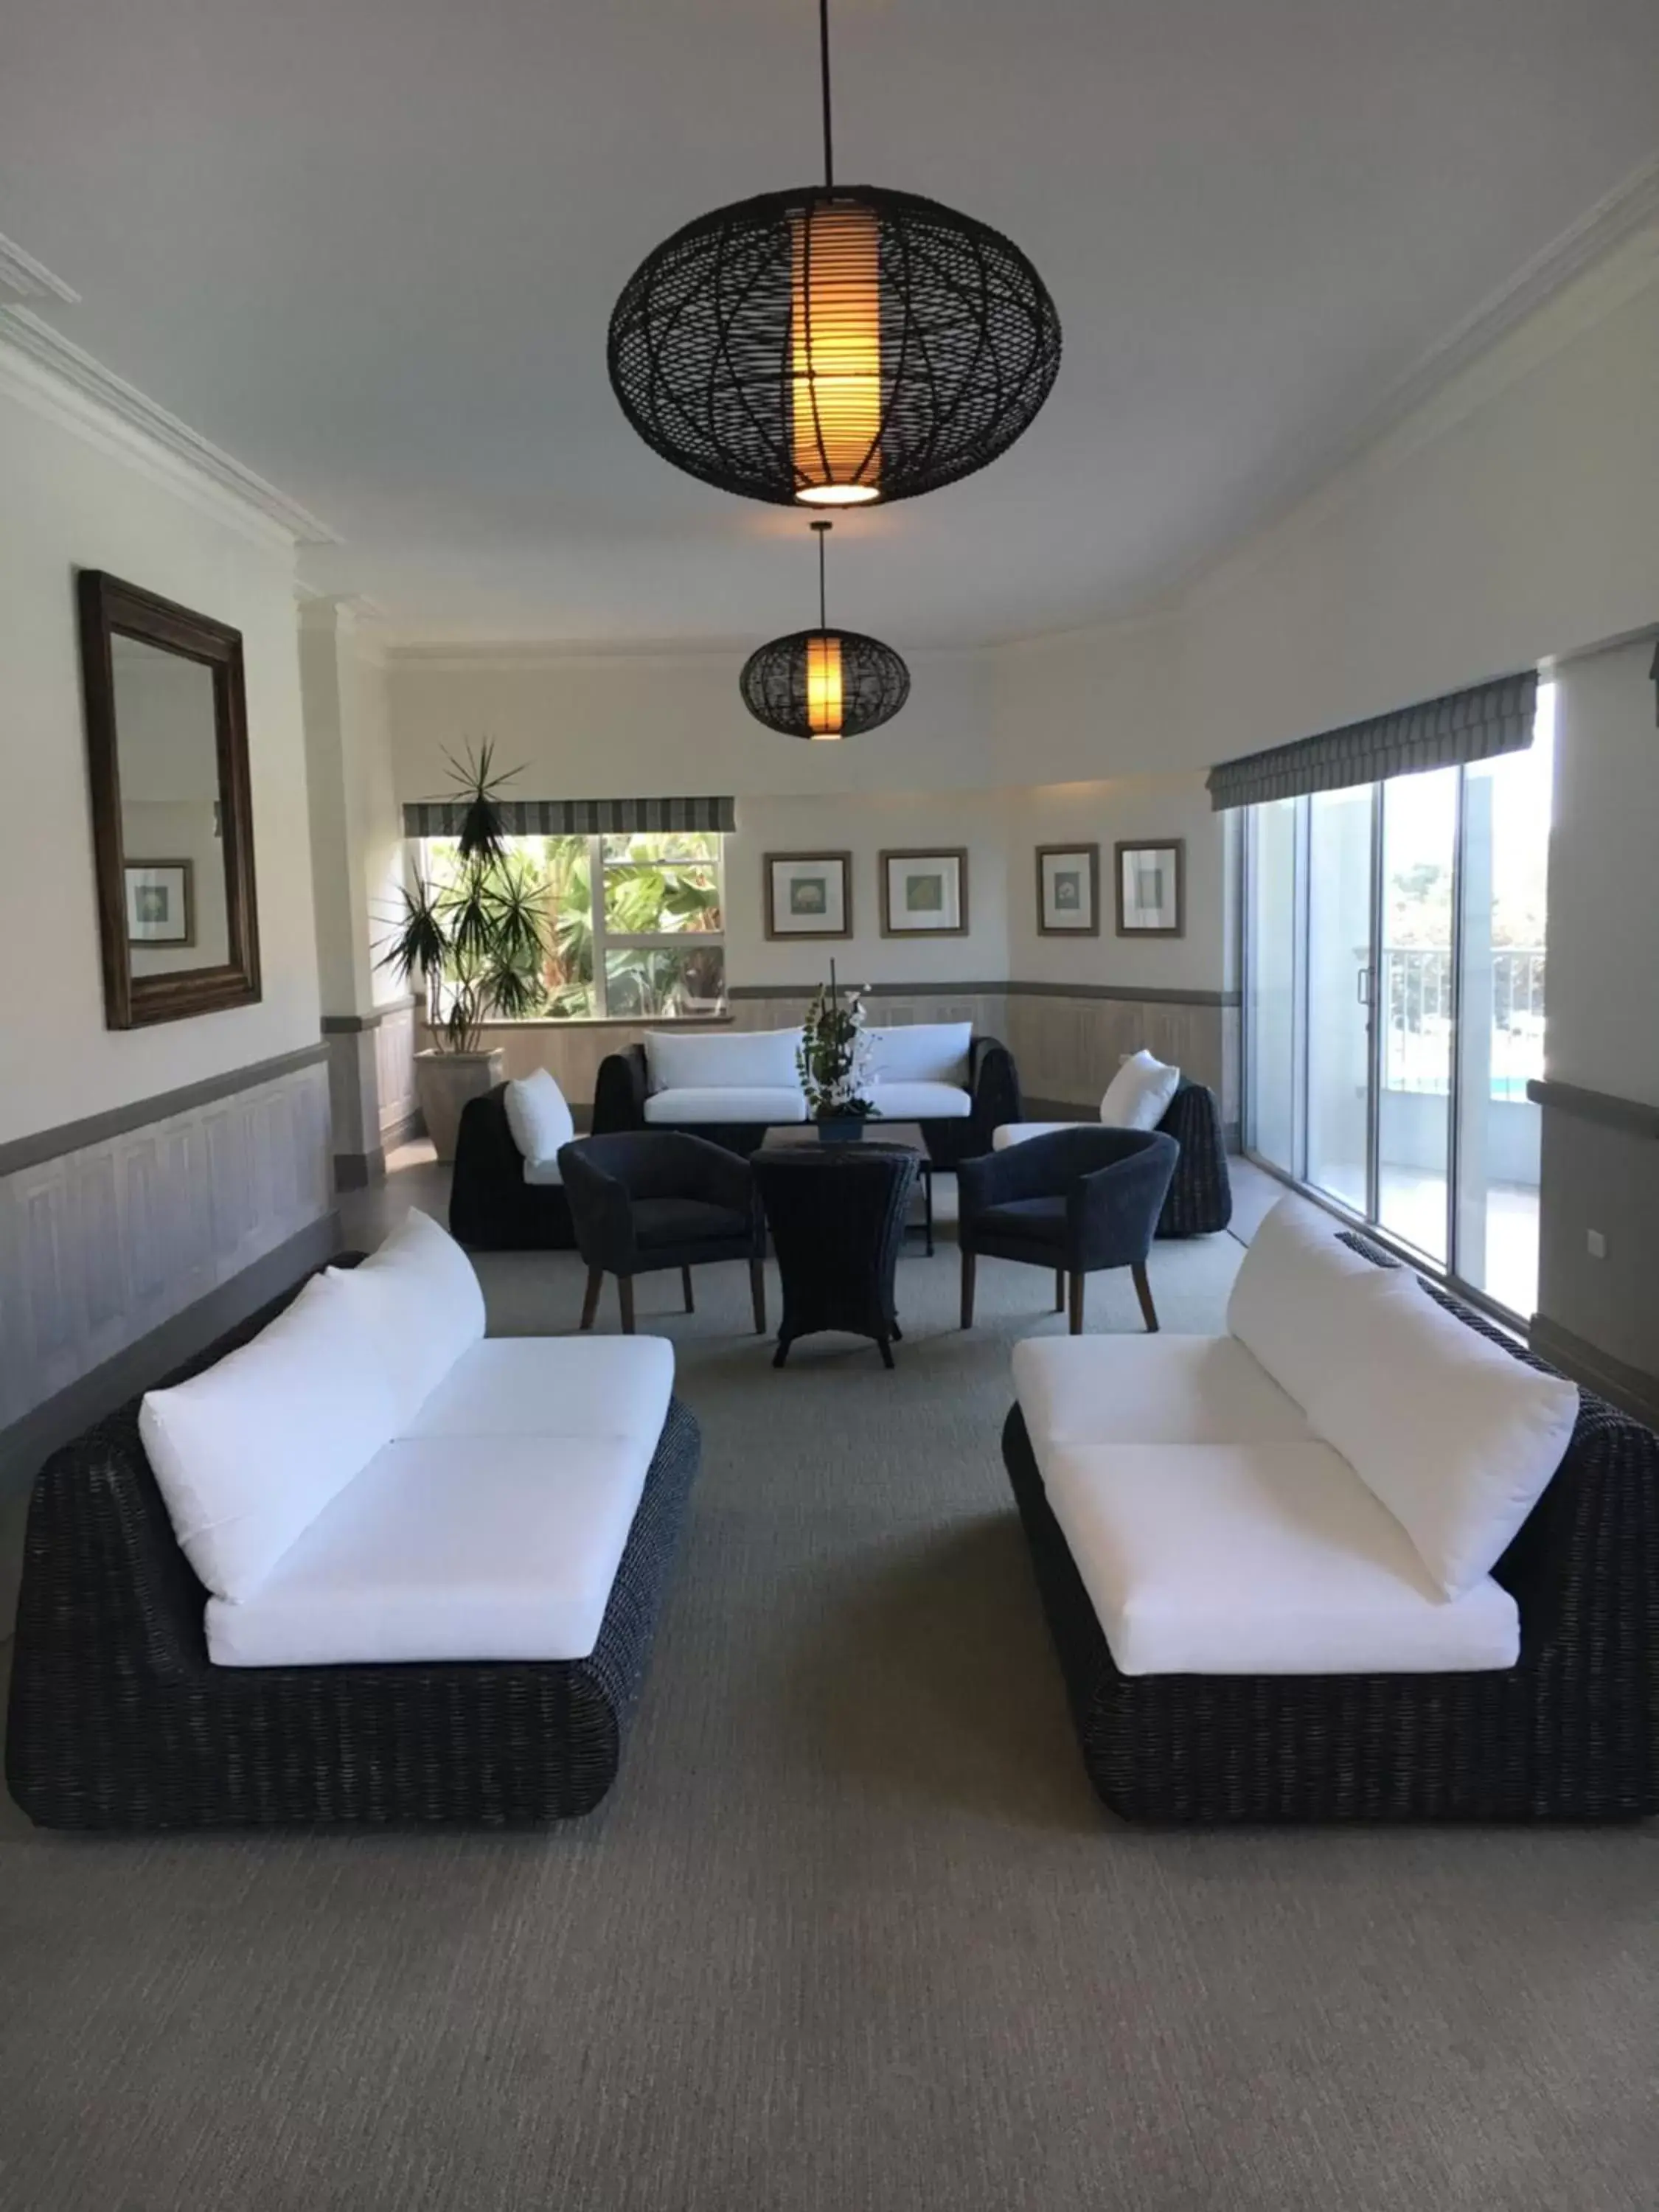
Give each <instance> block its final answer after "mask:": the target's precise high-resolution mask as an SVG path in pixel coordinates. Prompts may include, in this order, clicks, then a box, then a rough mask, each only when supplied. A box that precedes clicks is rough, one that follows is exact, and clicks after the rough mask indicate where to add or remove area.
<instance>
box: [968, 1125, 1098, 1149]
mask: <svg viewBox="0 0 1659 2212" xmlns="http://www.w3.org/2000/svg"><path fill="white" fill-rule="evenodd" d="M1086 1127H1088V1124H1087V1122H1079V1121H1003V1122H1000V1123H999V1125H998V1126H997V1127H996V1128H994V1130H993V1131H992V1132H991V1150H992V1151H993V1152H1006V1151H1007V1149H1008V1147H1009V1146H1010V1145H1023V1144H1024V1143H1025V1142H1026V1141H1027V1139H1029V1138H1031V1137H1053V1136H1055V1135H1057V1134H1058V1133H1059V1132H1060V1130H1061V1129H1077V1128H1086Z"/></svg>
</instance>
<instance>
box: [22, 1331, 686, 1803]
mask: <svg viewBox="0 0 1659 2212" xmlns="http://www.w3.org/2000/svg"><path fill="white" fill-rule="evenodd" d="M287 1302H288V1301H287V1300H286V1299H279V1300H278V1301H276V1304H273V1305H272V1306H270V1307H268V1308H266V1309H265V1310H264V1312H262V1313H259V1314H258V1315H256V1316H254V1317H253V1318H252V1320H250V1321H249V1322H246V1324H245V1325H244V1326H243V1327H242V1328H240V1329H237V1330H235V1331H234V1332H233V1333H232V1334H229V1335H227V1336H226V1337H224V1338H222V1340H220V1341H219V1342H218V1343H216V1344H215V1345H214V1346H211V1347H210V1350H208V1351H207V1352H204V1353H203V1354H202V1355H201V1357H200V1358H197V1359H196V1360H193V1361H191V1363H190V1364H189V1365H188V1366H186V1367H184V1368H181V1369H180V1370H179V1371H178V1372H177V1373H176V1374H174V1375H171V1376H167V1378H166V1380H167V1382H170V1383H171V1382H180V1381H182V1380H183V1379H184V1378H185V1376H186V1375H190V1374H195V1373H197V1372H198V1371H199V1370H201V1369H202V1368H204V1367H206V1366H209V1365H210V1364H212V1363H213V1361H214V1360H216V1359H217V1358H221V1357H222V1355H223V1354H224V1353H225V1352H229V1351H232V1350H234V1348H235V1346H237V1345H239V1344H242V1343H246V1340H248V1339H249V1338H250V1337H251V1336H252V1335H253V1334H255V1333H256V1332H257V1331H258V1329H259V1328H263V1326H264V1323H265V1322H267V1321H269V1320H270V1319H271V1318H272V1316H273V1315H275V1314H276V1312H278V1311H280V1310H281V1308H282V1306H283V1305H284V1304H287ZM699 1453H700V1444H699V1438H698V1432H697V1425H696V1421H695V1419H693V1418H692V1416H691V1414H690V1413H689V1412H688V1411H687V1409H686V1408H685V1407H684V1406H682V1405H681V1404H680V1403H679V1401H678V1400H675V1401H672V1402H671V1405H670V1407H669V1411H668V1417H667V1419H666V1421H665V1424H664V1426H663V1431H662V1437H661V1439H660V1441H659V1444H658V1447H657V1451H656V1455H655V1457H654V1458H653V1461H652V1462H651V1467H650V1470H649V1472H648V1474H647V1477H646V1483H645V1490H644V1494H643V1496H642V1498H641V1502H640V1506H639V1510H638V1512H637V1513H636V1515H635V1520H634V1525H633V1528H632V1529H631V1531H630V1533H629V1538H628V1541H627V1544H626V1547H624V1550H623V1557H622V1561H621V1564H620V1565H619V1567H618V1569H617V1579H616V1582H615V1584H614V1586H613V1587H612V1589H611V1599H610V1602H609V1604H608V1605H607V1607H606V1608H605V1618H604V1621H603V1624H602V1626H601V1627H600V1631H599V1641H598V1643H597V1644H595V1646H594V1649H593V1650H592V1653H591V1654H590V1656H588V1657H587V1658H586V1659H579V1660H567V1661H556V1662H555V1661H549V1662H541V1663H535V1664H532V1663H528V1662H513V1663H510V1664H507V1663H503V1664H495V1663H468V1664H458V1663H453V1662H445V1663H443V1664H438V1665H431V1666H420V1665H388V1666H332V1667H321V1666H319V1667H216V1666H214V1665H213V1664H211V1663H210V1661H209V1658H208V1656H207V1647H206V1642H205V1637H204V1627H203V1609H204V1604H205V1601H206V1592H205V1591H204V1589H203V1587H202V1585H201V1583H199V1582H198V1581H197V1578H196V1576H195V1574H194V1572H193V1571H192V1570H191V1566H190V1565H189V1563H188V1561H187V1560H186V1559H185V1555H184V1553H182V1552H181V1551H180V1550H179V1546H178V1544H177V1542H176V1541H175V1540H174V1537H173V1527H172V1523H171V1522H170V1521H169V1520H168V1518H167V1509H166V1507H165V1505H164V1504H162V1501H161V1492H160V1491H159V1489H158V1488H157V1486H156V1482H155V1476H154V1474H152V1473H151V1472H150V1468H149V1461H148V1460H147V1459H146V1457H145V1455H144V1451H143V1445H142V1444H141V1443H140V1441H139V1437H138V1401H137V1400H136V1399H135V1400H133V1401H131V1402H130V1403H128V1404H126V1405H125V1406H123V1407H120V1408H119V1409H118V1411H117V1412H115V1413H112V1414H111V1415H110V1416H109V1417H108V1419H106V1420H103V1421H100V1423H99V1424H98V1425H97V1426H96V1427H94V1428H93V1429H89V1430H88V1431H87V1433H86V1434H85V1435H84V1436H82V1437H79V1438H78V1439H77V1440H76V1442H75V1443H71V1444H69V1445H66V1446H65V1447H64V1449H62V1450H61V1451H58V1452H57V1453H55V1454H54V1455H52V1458H51V1459H50V1460H48V1462H46V1466H45V1468H43V1469H42V1470H41V1473H40V1477H39V1479H38V1480H37V1481H36V1484H35V1487H34V1494H33V1499H32V1501H31V1504H30V1508H29V1517H28V1528H27V1536H26V1539H25V1546H24V1561H23V1580H22V1590H21V1599H20V1602H19V1607H18V1616H17V1636H16V1643H15V1650H14V1656H13V1660H12V1678H11V1708H10V1718H9V1726H8V1731H7V1738H6V1780H7V1783H8V1784H9V1788H10V1790H11V1794H12V1796H14V1797H15V1799H16V1801H17V1802H18V1804H19V1805H20V1806H21V1808H22V1809H23V1811H24V1812H25V1813H27V1814H28V1816H29V1818H30V1819H31V1820H34V1821H35V1822H37V1823H38V1824H39V1825H40V1826H42V1827H54V1828H113V1829H149V1828H204V1827H217V1826H253V1827H270V1826H313V1825H317V1824H323V1823H361V1824H365V1825H375V1826H379V1825H385V1826H393V1825H405V1824H408V1825H422V1826H424V1825H427V1824H429V1823H438V1822H450V1823H459V1824H466V1825H483V1826H516V1825H520V1824H531V1823H535V1822H539V1821H545V1820H552V1819H556V1818H562V1817H564V1816H568V1815H570V1814H580V1813H586V1812H589V1811H591V1810H592V1808H593V1807H594V1806H595V1805H597V1804H598V1802H599V1800H600V1798H602V1797H603V1796H604V1795H605V1791H606V1790H608V1789H609V1788H610V1786H611V1783H612V1782H613V1781H614V1779H615V1778H616V1775H617V1766H618V1764H619V1761H620V1759H621V1754H622V1747H623V1739H624V1736H625V1735H626V1732H627V1729H628V1724H629V1718H630V1716H631V1714H632V1711H633V1708H634V1705H635V1699H636V1698H637V1696H638V1693H639V1689H640V1685H641V1681H642V1680H643V1678H644V1674H645V1668H646V1662H647V1658H648V1656H649V1655H650V1648H651V1640H652V1634H653V1629H654V1627H655V1625H656V1619H657V1613H658V1610H659V1607H660V1604H661V1601H662V1597H663V1593H664V1590H665V1586H666V1583H667V1578H668V1571H669V1568H670V1565H671V1562H672V1559H673V1555H674V1550H675V1546H676V1542H677V1540H678V1533H679V1527H680V1522H681V1518H682V1516H683V1512H684V1505H685V1500H686V1497H687V1494H688V1492H689V1491H690V1486H691V1483H692V1480H693V1478H694V1477H695V1475H696V1471H697V1464H698V1458H699Z"/></svg>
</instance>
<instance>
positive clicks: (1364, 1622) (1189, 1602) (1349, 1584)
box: [1042, 1443, 1521, 1674]
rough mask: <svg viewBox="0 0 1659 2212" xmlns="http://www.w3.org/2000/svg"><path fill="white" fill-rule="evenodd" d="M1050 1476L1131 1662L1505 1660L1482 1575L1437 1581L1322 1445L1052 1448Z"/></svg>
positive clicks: (1415, 1668)
mask: <svg viewBox="0 0 1659 2212" xmlns="http://www.w3.org/2000/svg"><path fill="white" fill-rule="evenodd" d="M1042 1477H1043V1487H1044V1489H1045V1491H1046V1492H1047V1495H1048V1503H1049V1504H1050V1506H1051V1507H1052V1508H1053V1510H1054V1517H1055V1519H1056V1520H1057V1521H1058V1522H1059V1523H1060V1528H1061V1529H1062V1531H1063V1532H1064V1534H1065V1537H1066V1545H1067V1547H1068V1548H1069V1550H1070V1552H1071V1554H1072V1557H1073V1560H1074V1561H1075V1562H1076V1565H1077V1570H1078V1572H1079V1576H1080V1577H1082V1580H1083V1583H1084V1587H1085V1589H1087V1591H1088V1593H1089V1597H1090V1600H1091V1603H1092V1604H1093V1606H1094V1608H1095V1612H1096V1614H1097V1617H1098V1619H1099V1621H1100V1625H1101V1627H1102V1628H1103V1631H1104V1632H1105V1636H1106V1640H1107V1642H1108V1644H1109V1645H1110V1646H1111V1650H1112V1656H1113V1658H1114V1660H1115V1662H1116V1663H1117V1666H1118V1668H1119V1669H1120V1671H1121V1673H1123V1674H1439V1673H1453V1674H1462V1673H1468V1672H1477V1671H1480V1670H1484V1669H1488V1668H1506V1667H1511V1666H1513V1665H1514V1664H1515V1662H1516V1657H1517V1656H1519V1652H1520V1643H1521V1628H1520V1618H1519V1615H1518V1613H1517V1612H1516V1604H1515V1601H1514V1599H1513V1598H1512V1597H1511V1596H1510V1594H1509V1592H1508V1591H1507V1590H1505V1589H1502V1588H1501V1587H1500V1586H1499V1585H1498V1583H1495V1582H1493V1581H1492V1579H1491V1578H1490V1577H1483V1578H1482V1579H1481V1580H1480V1582H1478V1583H1476V1584H1475V1585H1474V1588H1473V1589H1470V1590H1469V1591H1468V1593H1467V1595H1464V1596H1462V1597H1461V1598H1457V1599H1448V1598H1446V1597H1445V1596H1444V1595H1443V1594H1442V1593H1441V1592H1440V1591H1439V1590H1437V1589H1436V1588H1435V1585H1434V1583H1433V1582H1432V1581H1431V1579H1430V1577H1429V1576H1428V1574H1427V1573H1426V1572H1425V1569H1424V1566H1423V1563H1422V1561H1421V1560H1420V1559H1419V1558H1418V1556H1417V1553H1416V1552H1415V1550H1414V1549H1413V1546H1412V1544H1411V1542H1410V1541H1409V1539H1408V1538H1407V1535H1406V1534H1405V1531H1404V1530H1403V1529H1402V1528H1401V1527H1400V1525H1399V1523H1398V1522H1396V1521H1395V1519H1394V1517H1393V1516H1392V1515H1391V1514H1389V1512H1387V1511H1386V1510H1384V1509H1383V1507H1382V1506H1381V1505H1379V1504H1377V1502H1376V1499H1375V1498H1373V1497H1372V1496H1371V1494H1370V1492H1369V1491H1368V1490H1367V1489H1366V1488H1365V1486H1364V1483H1362V1482H1361V1481H1360V1480H1359V1479H1358V1476H1357V1475H1356V1474H1354V1472H1353V1470H1352V1468H1350V1467H1349V1466H1348V1465H1347V1463H1346V1461H1344V1460H1343V1459H1341V1458H1340V1456H1339V1455H1337V1454H1336V1453H1335V1452H1334V1451H1333V1450H1332V1449H1330V1447H1329V1445H1328V1444H1322V1443H1273V1444H1061V1445H1058V1446H1055V1447H1054V1448H1053V1449H1051V1450H1050V1451H1049V1452H1048V1455H1047V1463H1046V1465H1044V1467H1043V1468H1042Z"/></svg>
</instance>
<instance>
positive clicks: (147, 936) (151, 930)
mask: <svg viewBox="0 0 1659 2212" xmlns="http://www.w3.org/2000/svg"><path fill="white" fill-rule="evenodd" d="M123 872H124V874H125V880H126V891H127V940H128V942H129V943H130V944H132V945H194V944H195V942H196V913H195V902H194V901H193V900H192V899H191V880H190V876H191V864H190V862H189V861H188V860H128V861H126V862H125V864H124V870H123Z"/></svg>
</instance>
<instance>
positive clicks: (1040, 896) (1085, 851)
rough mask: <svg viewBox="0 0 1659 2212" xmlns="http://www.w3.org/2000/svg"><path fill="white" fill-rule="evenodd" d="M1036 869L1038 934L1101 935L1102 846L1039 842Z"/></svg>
mask: <svg viewBox="0 0 1659 2212" xmlns="http://www.w3.org/2000/svg"><path fill="white" fill-rule="evenodd" d="M1036 872H1037V934H1038V936H1039V937H1098V936H1099V934H1100V848H1099V846H1098V845H1039V846H1038V847H1037V855H1036Z"/></svg>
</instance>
